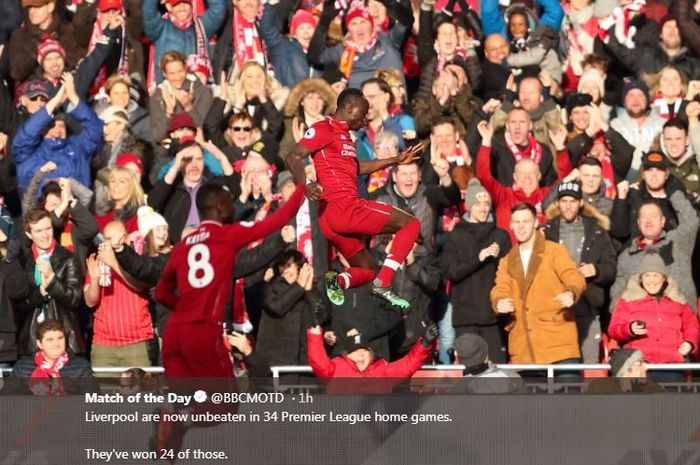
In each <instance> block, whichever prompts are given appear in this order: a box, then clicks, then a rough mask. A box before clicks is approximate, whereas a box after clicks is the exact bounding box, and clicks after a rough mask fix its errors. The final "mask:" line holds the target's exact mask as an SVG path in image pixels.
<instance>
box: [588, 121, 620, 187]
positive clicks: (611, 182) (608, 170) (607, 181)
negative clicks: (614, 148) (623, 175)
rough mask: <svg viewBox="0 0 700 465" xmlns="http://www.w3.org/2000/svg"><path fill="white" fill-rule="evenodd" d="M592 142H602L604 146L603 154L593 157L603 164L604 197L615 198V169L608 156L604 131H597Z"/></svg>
mask: <svg viewBox="0 0 700 465" xmlns="http://www.w3.org/2000/svg"><path fill="white" fill-rule="evenodd" d="M593 144H594V145H595V144H602V145H603V147H605V155H604V156H603V157H602V158H601V157H595V158H596V159H597V160H598V161H600V164H601V165H602V166H603V173H602V174H603V185H604V186H605V197H607V198H609V199H615V197H617V187H616V185H615V170H614V169H613V166H612V160H611V158H610V155H611V151H610V147H608V143H607V140H606V139H605V133H604V132H603V131H599V132H598V134H596V135H595V138H594V140H593Z"/></svg>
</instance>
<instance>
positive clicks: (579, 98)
mask: <svg viewBox="0 0 700 465" xmlns="http://www.w3.org/2000/svg"><path fill="white" fill-rule="evenodd" d="M591 103H593V97H591V96H590V95H588V94H579V93H576V92H575V93H572V94H569V96H568V97H567V98H566V114H567V115H569V118H571V112H572V111H573V110H574V108H578V107H587V106H588V105H590V104H591Z"/></svg>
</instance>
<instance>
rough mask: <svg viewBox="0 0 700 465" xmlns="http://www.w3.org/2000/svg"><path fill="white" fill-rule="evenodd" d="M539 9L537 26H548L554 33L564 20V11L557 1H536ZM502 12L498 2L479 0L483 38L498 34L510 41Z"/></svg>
mask: <svg viewBox="0 0 700 465" xmlns="http://www.w3.org/2000/svg"><path fill="white" fill-rule="evenodd" d="M537 4H539V6H540V9H541V10H542V11H543V13H542V16H540V18H539V21H538V24H539V25H540V26H549V27H551V28H552V29H554V30H555V31H559V29H561V22H562V20H563V19H564V10H563V9H562V7H561V5H559V2H558V1H557V0H537ZM504 11H505V10H502V9H501V8H499V5H498V0H481V22H482V25H483V27H484V37H488V36H489V35H491V34H500V35H502V36H503V37H506V38H507V39H508V40H510V34H508V31H507V28H506V21H505V18H504Z"/></svg>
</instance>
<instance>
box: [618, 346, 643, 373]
mask: <svg viewBox="0 0 700 465" xmlns="http://www.w3.org/2000/svg"><path fill="white" fill-rule="evenodd" d="M643 359H644V354H643V353H642V352H641V351H639V350H637V349H617V350H616V351H614V352H613V353H612V355H611V356H610V374H611V375H613V376H622V375H624V374H625V372H626V371H627V370H629V369H630V368H631V367H632V365H634V364H635V363H637V362H638V361H640V360H643Z"/></svg>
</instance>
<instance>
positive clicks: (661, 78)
mask: <svg viewBox="0 0 700 465" xmlns="http://www.w3.org/2000/svg"><path fill="white" fill-rule="evenodd" d="M651 80H652V81H653V82H652V83H651V84H652V85H651V86H650V88H651V91H652V95H653V96H654V98H653V100H652V103H651V106H652V107H653V108H654V109H656V110H657V111H658V113H659V115H660V116H661V117H662V118H663V119H664V120H666V121H668V120H670V119H673V118H681V119H682V120H684V121H686V122H687V121H688V117H687V116H686V114H685V107H687V106H688V100H690V99H693V98H694V97H695V95H688V96H687V97H688V98H686V94H687V92H688V78H687V77H686V76H685V74H683V71H681V70H680V69H678V68H677V67H675V66H673V65H668V66H664V67H663V68H661V71H659V72H658V73H657V74H656V75H655V76H652V78H651Z"/></svg>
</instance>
